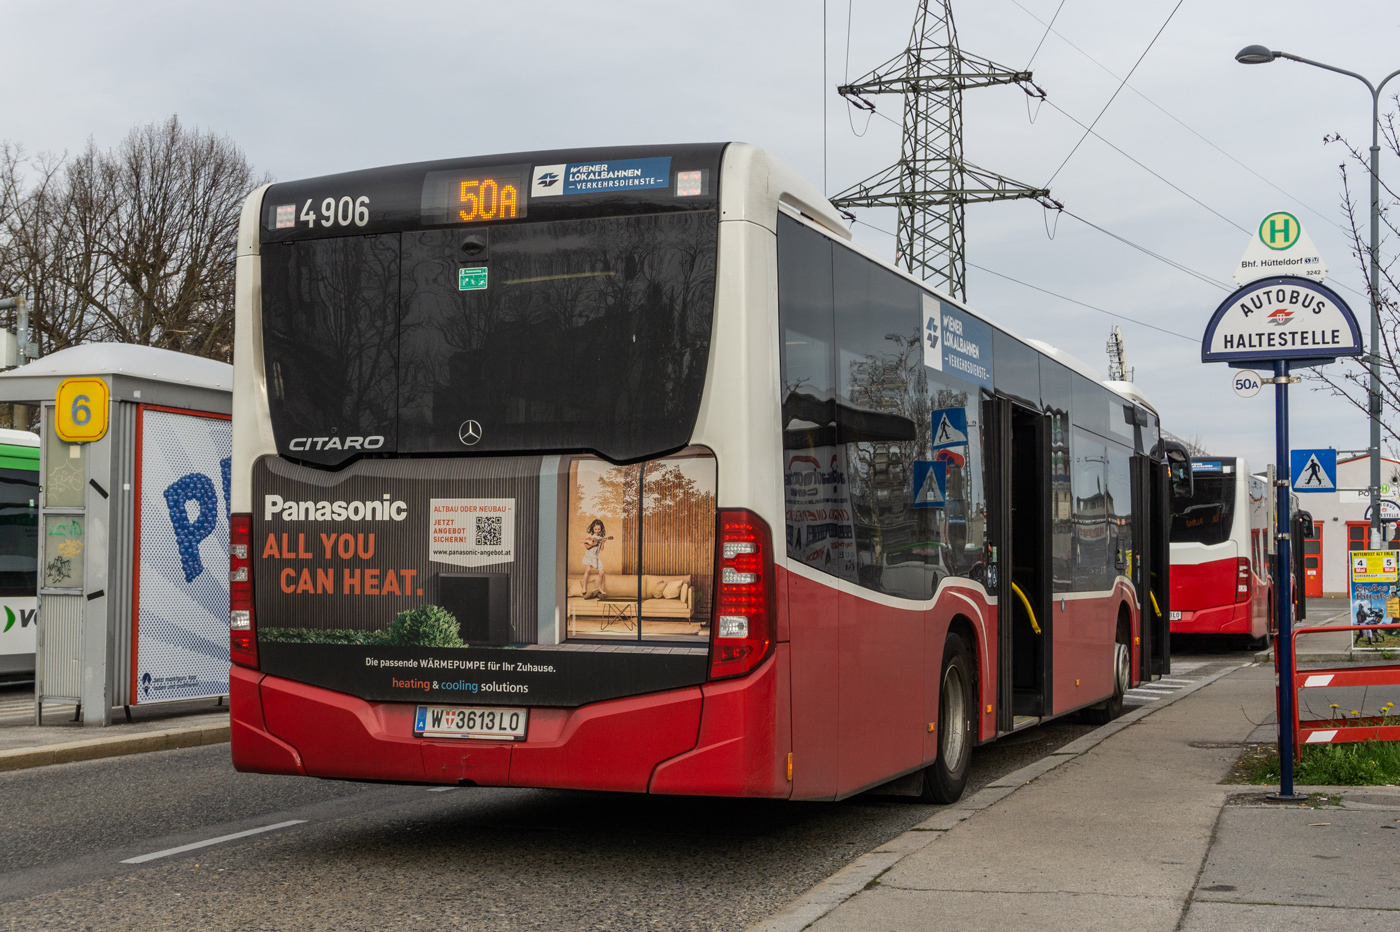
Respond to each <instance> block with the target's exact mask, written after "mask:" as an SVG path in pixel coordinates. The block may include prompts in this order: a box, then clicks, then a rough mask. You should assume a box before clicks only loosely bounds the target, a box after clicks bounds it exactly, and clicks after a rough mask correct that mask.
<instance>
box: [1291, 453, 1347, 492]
mask: <svg viewBox="0 0 1400 932" xmlns="http://www.w3.org/2000/svg"><path fill="white" fill-rule="evenodd" d="M1288 469H1289V475H1290V476H1291V477H1292V482H1293V491H1295V492H1335V491H1337V451H1336V450H1293V451H1291V452H1290V453H1289V456H1288Z"/></svg>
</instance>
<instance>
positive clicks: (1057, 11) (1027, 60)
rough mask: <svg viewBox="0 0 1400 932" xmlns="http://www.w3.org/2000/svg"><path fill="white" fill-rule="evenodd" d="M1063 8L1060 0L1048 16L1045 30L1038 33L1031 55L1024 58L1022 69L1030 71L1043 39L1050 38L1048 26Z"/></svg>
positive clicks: (1063, 1)
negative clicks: (1037, 40) (1053, 11)
mask: <svg viewBox="0 0 1400 932" xmlns="http://www.w3.org/2000/svg"><path fill="white" fill-rule="evenodd" d="M1013 2H1014V0H1013ZM1016 5H1017V6H1020V4H1019V3H1018V4H1016ZM1021 8H1022V9H1025V7H1021ZM1064 8H1065V0H1060V5H1059V6H1057V7H1055V15H1054V16H1052V17H1050V22H1048V23H1046V24H1045V32H1043V33H1041V35H1040V41H1039V42H1037V43H1036V44H1035V51H1034V52H1031V57H1030V58H1028V59H1026V67H1025V69H1024V70H1026V71H1030V70H1031V62H1033V61H1035V57H1036V56H1037V55H1039V54H1040V47H1041V46H1042V45H1044V44H1045V40H1046V39H1048V38H1050V27H1051V26H1053V25H1055V20H1057V19H1059V18H1060V11H1061V10H1063V9H1064ZM1027 12H1029V11H1027Z"/></svg>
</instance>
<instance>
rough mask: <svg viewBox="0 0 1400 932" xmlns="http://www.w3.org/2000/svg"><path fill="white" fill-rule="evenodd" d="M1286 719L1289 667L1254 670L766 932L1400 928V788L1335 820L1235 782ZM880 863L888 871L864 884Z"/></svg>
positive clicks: (991, 797) (1147, 717) (909, 836)
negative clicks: (1255, 736)
mask: <svg viewBox="0 0 1400 932" xmlns="http://www.w3.org/2000/svg"><path fill="white" fill-rule="evenodd" d="M1273 704H1274V690H1273V669H1272V668H1271V667H1263V666H1250V667H1245V668H1242V669H1237V670H1235V671H1233V672H1231V673H1229V674H1228V675H1225V676H1223V677H1222V678H1220V679H1218V680H1216V681H1214V682H1211V683H1208V684H1207V685H1204V686H1203V687H1202V688H1200V689H1197V690H1195V691H1193V692H1191V693H1189V694H1186V695H1183V696H1182V697H1181V698H1180V699H1179V700H1178V701H1175V702H1173V703H1172V704H1170V705H1166V706H1164V707H1163V706H1158V707H1149V708H1146V709H1143V710H1141V712H1140V713H1134V714H1140V715H1142V717H1141V718H1140V719H1139V720H1137V721H1136V722H1133V723H1131V724H1129V725H1127V726H1126V727H1122V728H1121V729H1120V730H1118V731H1117V732H1116V733H1111V734H1109V735H1108V736H1107V737H1103V736H1102V734H1100V733H1096V734H1094V735H1089V736H1086V737H1085V738H1083V739H1080V742H1083V743H1084V747H1087V748H1088V749H1087V750H1085V749H1084V747H1075V745H1070V746H1068V747H1066V748H1063V749H1061V752H1060V753H1059V754H1058V755H1052V756H1051V758H1047V759H1046V760H1045V761H1042V762H1040V763H1039V764H1037V765H1033V766H1032V767H1030V768H1026V771H1023V772H1022V773H1021V774H1020V775H1019V776H1018V779H1016V780H1015V781H1012V780H1010V779H1007V780H1003V781H999V782H1000V783H1002V785H1001V786H997V785H996V784H994V785H993V786H991V787H988V788H987V789H985V790H983V791H981V792H980V793H977V794H975V795H974V796H973V797H971V798H969V799H967V800H965V801H963V802H962V803H959V804H958V805H955V806H950V807H948V808H947V809H945V810H943V811H941V812H940V813H939V814H938V815H935V816H934V817H933V818H931V819H929V820H928V821H927V822H925V823H924V824H923V825H921V826H917V827H916V828H915V829H914V830H912V831H910V832H907V833H905V834H904V835H902V836H900V837H899V838H897V839H894V840H893V841H891V842H890V843H889V844H887V845H884V846H882V847H881V848H879V849H877V850H876V851H875V852H872V853H871V854H869V855H866V856H865V857H864V858H862V859H860V860H858V861H857V862H855V863H854V864H852V865H850V866H849V867H847V868H846V869H845V870H843V871H842V872H841V873H840V874H837V875H836V876H835V877H833V878H831V879H830V880H828V881H826V882H825V883H823V884H821V885H819V886H818V887H817V888H814V890H813V891H812V892H810V893H809V894H808V895H807V896H805V897H804V898H802V899H799V901H798V902H797V903H795V904H793V906H791V907H789V908H788V909H787V910H785V911H784V912H783V913H779V914H778V915H777V916H775V917H773V918H771V919H769V920H767V921H765V922H763V923H760V924H759V925H758V926H757V927H755V929H762V930H763V932H797V930H799V929H803V928H811V929H813V930H815V932H867V930H879V932H896V930H898V932H902V930H925V929H944V928H948V929H959V930H965V932H972V930H984V929H985V930H997V932H1015V930H1023V929H1024V930H1035V932H1048V930H1057V929H1065V930H1083V929H1094V930H1096V932H1098V930H1119V929H1121V930H1132V932H1149V930H1162V932H1168V930H1175V929H1184V930H1197V932H1204V930H1217V929H1219V930H1225V929H1231V930H1233V929H1242V928H1250V929H1257V930H1271V929H1308V930H1314V932H1330V930H1342V929H1346V930H1360V929H1382V928H1384V929H1394V928H1400V878H1397V875H1396V873H1395V871H1394V870H1393V869H1392V866H1393V863H1394V857H1395V852H1396V851H1397V850H1400V789H1396V788H1386V787H1356V788H1346V789H1342V790H1340V792H1341V793H1342V796H1343V807H1342V808H1336V807H1330V808H1324V809H1318V808H1313V807H1311V806H1297V805H1291V806H1280V805H1278V804H1273V803H1266V802H1264V801H1263V798H1262V797H1263V794H1264V793H1265V792H1267V791H1268V790H1269V788H1268V787H1243V786H1223V785H1220V784H1219V782H1218V781H1219V780H1221V779H1222V778H1224V777H1225V775H1226V774H1227V773H1228V772H1229V770H1230V768H1231V765H1232V764H1233V763H1234V761H1235V759H1236V757H1237V756H1238V754H1239V750H1240V747H1241V745H1242V744H1243V742H1245V741H1246V740H1247V739H1248V738H1249V736H1250V734H1251V732H1253V731H1254V730H1255V724H1254V723H1255V722H1261V721H1263V720H1264V719H1265V717H1266V716H1268V715H1269V714H1270V713H1271V712H1272V711H1273ZM1112 728H1113V726H1112V725H1110V726H1106V728H1105V731H1106V732H1107V731H1111V730H1112ZM1091 739H1092V740H1091ZM1080 742H1075V744H1080ZM1055 757H1059V760H1055V759H1054V758H1055ZM1037 770H1039V771H1041V773H1039V774H1038V773H1036V771H1037ZM1008 783H1014V784H1015V785H1009V786H1008V785H1006V784H1008ZM880 858H884V859H885V860H886V861H887V862H888V866H887V868H886V869H885V870H884V871H883V873H878V875H876V876H874V878H873V879H871V878H870V876H866V877H864V878H861V877H859V876H856V874H857V873H858V870H857V868H858V867H859V865H861V863H862V862H865V863H866V866H867V869H868V868H869V866H870V865H872V864H874V865H876V866H877V867H878V866H880V861H879V859H880ZM848 872H849V873H848ZM842 875H847V876H846V877H845V878H844V882H845V889H844V890H842V889H841V887H842V882H843V877H842ZM823 900H824V901H825V902H824V905H823V902H822V901H823ZM837 902H839V905H836V906H835V908H830V906H831V904H832V903H837ZM813 920H815V921H813Z"/></svg>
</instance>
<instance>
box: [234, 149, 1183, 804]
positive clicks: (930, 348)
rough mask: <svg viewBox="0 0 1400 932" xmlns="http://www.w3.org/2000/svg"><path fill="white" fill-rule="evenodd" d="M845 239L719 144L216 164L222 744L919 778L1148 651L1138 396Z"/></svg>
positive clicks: (243, 765)
mask: <svg viewBox="0 0 1400 932" xmlns="http://www.w3.org/2000/svg"><path fill="white" fill-rule="evenodd" d="M849 241H850V232H849V231H848V230H847V229H846V227H845V225H844V224H843V223H842V221H841V219H840V216H839V214H838V213H837V212H836V211H835V210H834V208H832V207H831V205H830V204H829V203H828V202H827V200H826V199H825V198H824V197H823V196H822V195H821V193H820V192H819V191H817V189H816V188H814V187H813V186H812V185H810V184H809V183H807V182H806V181H804V180H802V179H801V178H799V177H798V176H796V175H795V174H794V173H793V172H792V171H791V170H789V169H787V168H786V167H785V166H783V165H781V164H780V163H778V162H777V161H776V160H774V159H772V158H771V157H769V156H768V155H767V154H766V153H764V152H762V151H761V150H759V149H756V148H754V147H752V146H748V145H744V144H740V143H734V144H729V145H695V146H671V147H659V146H653V147H646V148H631V149H611V150H603V149H595V150H581V151H573V152H543V153H517V154H512V155H502V156H494V157H489V158H475V159H459V160H448V161H442V162H434V163H422V164H416V165H399V166H392V167H388V168H381V169H372V170H367V171H360V172H351V173H348V174H344V175H334V176H328V177H324V178H313V179H310V180H306V181H296V182H288V183H279V184H275V185H271V186H270V187H263V188H260V189H258V190H257V191H256V192H254V193H253V194H252V195H251V196H250V198H249V199H248V201H247V204H246V205H245V208H244V213H243V221H242V226H241V229H240V233H239V247H238V279H237V304H236V317H237V331H236V335H237V336H236V339H237V342H236V346H235V352H234V372H235V388H234V421H233V430H234V453H233V465H232V476H231V482H232V500H233V509H232V510H233V512H234V514H233V516H232V522H231V528H232V538H231V548H232V561H231V572H232V578H233V583H232V586H231V590H230V591H231V602H232V604H231V610H230V628H231V644H232V650H231V656H232V660H233V664H234V666H233V669H232V672H231V674H230V677H231V686H230V690H231V694H230V705H231V709H232V726H231V728H232V739H231V741H232V756H233V762H234V765H235V766H236V767H237V768H238V769H240V770H245V771H255V772H262V773H281V774H300V775H305V776H315V777H331V778H343V779H353V780H378V781H387V782H405V783H414V782H416V783H438V784H449V785H458V784H462V785H484V786H518V787H553V788H568V789H592V790H608V791H622V792H646V793H671V794H692V795H716V796H758V797H778V798H790V799H812V800H830V799H839V798H842V797H846V796H850V795H852V794H854V793H859V792H862V791H864V790H868V789H872V788H874V787H879V786H882V785H886V784H892V785H893V786H894V791H895V792H899V793H903V794H907V795H919V796H922V797H924V798H926V799H929V800H937V801H945V802H946V801H951V800H953V799H956V798H957V797H958V795H959V794H960V793H961V792H962V788H963V784H964V781H965V780H966V778H967V772H968V764H969V760H970V754H971V749H972V747H973V746H974V745H976V744H980V743H985V742H989V741H993V740H995V739H997V738H998V737H999V736H1002V735H1006V734H1009V733H1011V732H1014V731H1017V730H1019V729H1022V728H1026V727H1029V726H1032V725H1035V724H1037V723H1039V722H1041V721H1044V720H1046V719H1049V718H1054V717H1056V716H1060V715H1065V714H1068V713H1073V712H1078V713H1081V714H1082V715H1084V716H1085V717H1086V718H1089V719H1093V720H1098V721H1100V722H1102V721H1106V720H1107V719H1109V718H1112V717H1113V716H1115V715H1117V714H1118V713H1119V712H1120V711H1121V709H1122V706H1123V696H1124V693H1125V692H1126V690H1127V689H1128V688H1129V687H1130V686H1132V685H1133V684H1135V683H1138V682H1141V681H1142V680H1144V679H1148V678H1150V677H1151V676H1153V675H1154V674H1160V673H1165V672H1168V669H1169V667H1168V664H1169V660H1170V657H1169V654H1168V653H1167V652H1166V649H1167V646H1168V645H1167V643H1166V641H1167V632H1166V625H1165V622H1166V619H1165V617H1163V616H1162V612H1163V611H1165V610H1166V608H1167V604H1168V603H1167V596H1168V593H1167V591H1166V584H1167V571H1168V568H1169V567H1168V552H1167V516H1168V514H1169V504H1170V502H1169V492H1168V485H1169V472H1168V467H1167V465H1166V463H1165V461H1164V460H1163V458H1162V454H1161V452H1160V451H1161V449H1162V447H1161V443H1160V427H1159V424H1158V419H1157V415H1156V413H1155V412H1154V411H1153V410H1152V409H1151V408H1150V407H1149V406H1148V405H1146V404H1145V403H1144V402H1142V401H1141V399H1139V398H1137V397H1135V396H1132V395H1130V394H1127V393H1124V392H1122V391H1119V390H1115V389H1114V388H1112V387H1111V386H1105V385H1103V384H1101V383H1100V382H1099V380H1098V378H1097V376H1096V375H1095V374H1094V373H1093V372H1092V370H1090V369H1089V368H1088V367H1087V366H1085V365H1083V364H1082V363H1079V362H1077V361H1076V360H1074V359H1072V358H1071V357H1068V356H1066V355H1065V354H1063V353H1060V352H1059V351H1057V350H1055V349H1054V348H1053V347H1050V346H1047V345H1045V344H1042V343H1038V342H1035V341H1030V340H1024V339H1021V338H1019V337H1016V336H1014V335H1012V334H1010V333H1008V332H1007V331H1005V330H1003V329H1000V328H998V327H996V326H994V325H993V324H991V323H990V322H989V321H987V320H985V319H984V318H982V317H980V316H978V315H977V314H976V313H974V312H972V311H970V310H968V309H967V308H966V307H964V306H962V305H961V304H959V303H957V302H955V301H953V300H952V299H950V298H948V297H945V296H943V295H939V294H935V293H933V292H931V291H929V290H928V288H927V287H926V286H925V285H924V284H923V283H922V282H920V281H917V280H916V279H914V278H912V277H911V276H909V275H908V274H907V273H905V272H902V271H899V270H897V269H895V268H893V267H892V266H889V265H887V264H885V263H882V262H880V261H879V260H877V259H875V258H873V257H871V256H869V255H868V254H866V253H864V252H862V251H861V250H860V249H859V248H857V247H855V246H854V245H852V244H851V243H850V242H849Z"/></svg>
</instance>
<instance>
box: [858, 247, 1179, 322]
mask: <svg viewBox="0 0 1400 932" xmlns="http://www.w3.org/2000/svg"><path fill="white" fill-rule="evenodd" d="M853 222H854V223H859V224H860V225H861V226H866V227H869V228H870V229H872V230H874V231H875V232H877V233H883V234H885V235H886V236H889V237H894V234H893V233H891V232H890V231H889V230H886V229H883V228H881V227H877V226H875V224H873V223H867V222H866V221H864V220H856V221H853ZM968 265H970V266H972V267H973V268H974V269H978V270H979V271H982V272H986V273H987V274H988V275H995V276H996V277H997V278H1004V279H1006V280H1007V281H1009V282H1015V283H1016V284H1018V285H1023V286H1024V287H1026V288H1030V289H1032V290H1034V291H1039V292H1042V293H1044V294H1048V295H1050V296H1051V297H1053V298H1059V299H1060V300H1061V301H1068V302H1069V303H1071V304H1077V305H1079V306H1080V307H1085V308H1088V309H1089V310H1091V311H1098V312H1099V313H1100V314H1107V315H1108V316H1109V317H1117V318H1119V319H1120V320H1126V321H1128V322H1129V323H1133V324H1137V325H1138V326H1140V327H1147V328H1148V329H1149V330H1156V331H1158V332H1160V333H1165V334H1168V335H1169V336H1174V337H1180V338H1181V339H1183V340H1189V341H1190V342H1192V343H1199V342H1200V340H1199V338H1197V337H1190V336H1187V335H1186V334H1184V333H1177V332H1176V331H1175V330H1168V329H1166V328H1165V327H1158V326H1157V325H1156V324H1149V323H1147V322H1146V321H1142V320H1138V319H1137V318H1136V317H1129V316H1128V315H1127V314H1119V313H1117V312H1116V311H1110V310H1106V309H1104V308H1101V307H1098V306H1096V305H1093V304H1089V303H1087V302H1084V301H1080V300H1079V299H1078V298H1071V297H1069V296H1068V295H1062V294H1060V293H1059V292H1057V291H1051V290H1050V289H1049V288H1042V287H1040V286H1039V285H1032V284H1031V283H1030V282H1026V281H1022V280H1021V279H1019V278H1012V277H1011V276H1010V275H1007V274H1005V273H1003V272H998V271H996V270H994V269H989V268H987V267H986V266H984V265H978V264H977V263H976V262H968Z"/></svg>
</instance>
